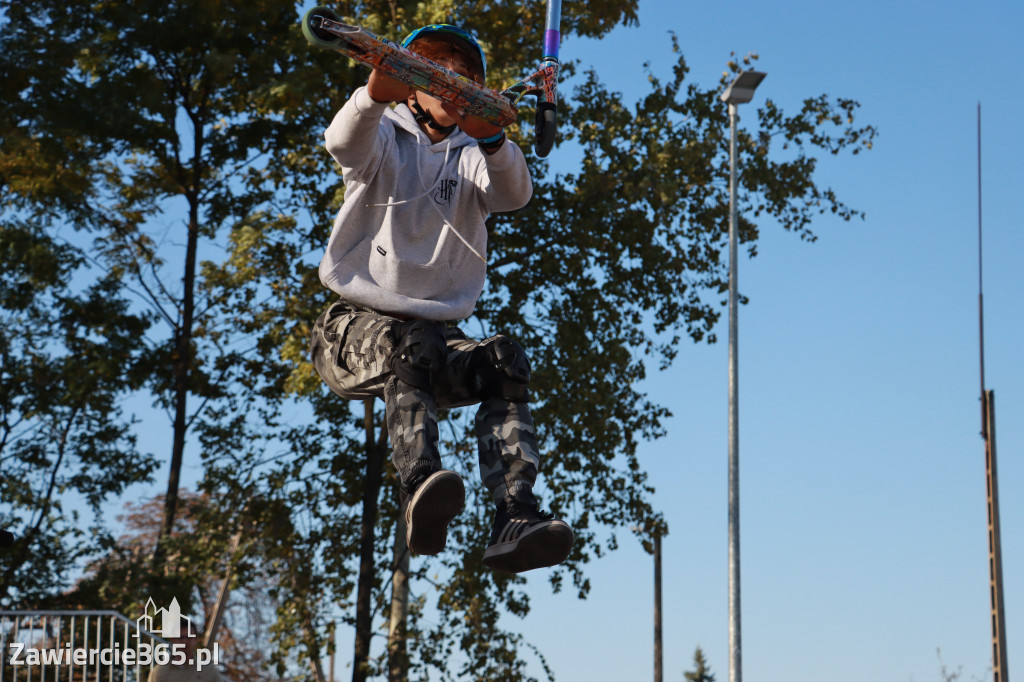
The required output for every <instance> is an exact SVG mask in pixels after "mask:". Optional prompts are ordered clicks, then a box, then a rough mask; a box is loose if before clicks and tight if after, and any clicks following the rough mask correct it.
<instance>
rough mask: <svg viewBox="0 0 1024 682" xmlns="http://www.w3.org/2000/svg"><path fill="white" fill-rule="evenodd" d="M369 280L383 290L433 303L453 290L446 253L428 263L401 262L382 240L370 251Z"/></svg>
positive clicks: (442, 252)
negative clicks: (432, 301)
mask: <svg viewBox="0 0 1024 682" xmlns="http://www.w3.org/2000/svg"><path fill="white" fill-rule="evenodd" d="M370 276H371V277H373V279H374V281H375V282H377V284H378V285H379V286H381V287H383V288H384V289H387V290H388V291H391V292H393V293H396V294H399V295H402V296H407V297H408V298H415V299H421V300H433V299H435V298H440V297H442V296H443V295H444V294H446V293H448V292H449V291H450V290H451V287H452V271H451V266H450V265H449V263H448V258H447V256H446V254H445V252H444V251H443V250H441V251H439V253H437V254H435V256H434V258H433V259H432V260H431V261H430V262H428V263H415V262H412V261H408V260H404V259H402V258H398V257H397V256H396V255H395V254H394V253H392V252H391V251H390V250H389V248H388V247H387V246H384V245H383V244H382V243H381V241H380V240H378V239H374V240H373V243H372V245H371V248H370Z"/></svg>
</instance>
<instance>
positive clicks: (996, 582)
mask: <svg viewBox="0 0 1024 682" xmlns="http://www.w3.org/2000/svg"><path fill="white" fill-rule="evenodd" d="M981 234H982V233H981V103H980V102H979V103H978V321H979V326H980V332H979V337H980V342H981V437H982V438H984V439H985V484H986V485H985V487H986V489H987V491H988V575H989V604H990V606H991V620H992V682H1009V680H1010V674H1009V670H1008V666H1007V661H1006V658H1007V657H1006V611H1005V609H1004V606H1003V551H1002V541H1001V538H1000V532H999V474H998V470H997V469H996V393H995V391H989V390H986V389H985V310H984V299H983V296H982V270H981V264H982V260H981V244H982V239H981Z"/></svg>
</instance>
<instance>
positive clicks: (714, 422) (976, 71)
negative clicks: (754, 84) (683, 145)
mask: <svg viewBox="0 0 1024 682" xmlns="http://www.w3.org/2000/svg"><path fill="white" fill-rule="evenodd" d="M640 8H641V11H640V26H639V27H634V28H627V29H619V30H616V31H615V33H614V34H613V35H612V36H610V37H609V38H607V39H605V40H603V41H600V42H599V43H598V42H594V41H581V40H569V41H565V42H563V45H562V50H561V55H562V58H563V59H566V60H568V59H576V58H578V59H580V60H582V62H583V63H584V64H585V65H586V64H591V65H593V66H595V67H596V68H597V70H598V72H599V73H600V74H601V76H602V79H603V80H604V81H605V82H606V83H607V84H608V85H609V87H610V88H611V89H612V90H617V91H620V92H622V93H623V99H624V100H625V101H627V102H630V101H634V100H635V99H636V97H637V96H639V95H640V94H641V93H642V92H643V87H644V83H643V78H642V65H643V63H644V62H651V64H652V69H653V71H654V73H655V75H659V76H661V77H663V78H666V79H667V78H668V77H669V76H670V75H671V74H670V71H669V69H670V67H671V64H672V55H671V52H670V40H669V36H668V34H667V32H668V31H670V30H671V31H674V32H675V33H676V34H677V35H678V36H679V42H680V45H681V48H682V50H683V53H684V55H685V56H686V58H687V61H688V64H689V65H690V68H691V71H690V76H689V77H690V78H691V79H692V80H694V81H696V82H699V83H700V84H702V85H704V86H712V85H714V83H715V82H716V81H717V79H718V77H719V75H720V74H721V72H722V71H723V70H724V69H725V64H726V62H727V60H728V59H729V56H730V52H735V53H737V55H743V54H745V53H748V52H756V53H757V54H758V55H759V56H760V59H759V61H758V62H757V68H758V69H759V70H762V71H765V72H767V73H768V76H767V78H766V79H765V81H764V82H763V83H762V84H761V86H760V88H759V90H758V92H757V95H756V96H755V99H754V101H753V102H752V103H751V104H749V105H744V107H742V108H741V109H740V113H741V116H742V115H743V114H744V112H747V116H748V118H752V117H753V109H749V110H748V109H746V107H756V106H758V105H759V103H763V101H764V100H765V99H766V98H771V99H772V100H774V101H775V102H776V103H778V104H779V105H780V106H781V107H782V108H783V109H784V110H787V111H795V110H796V109H798V108H799V106H800V103H801V102H802V100H803V99H804V98H805V97H811V96H815V95H818V94H820V93H823V92H824V93H828V94H830V95H832V96H841V97H848V98H852V99H855V100H857V101H859V102H860V103H861V105H862V107H861V109H860V114H859V117H860V118H859V121H860V122H861V123H870V124H872V125H875V126H876V127H877V128H878V129H879V136H878V138H877V139H876V144H875V148H874V150H873V151H871V152H868V153H867V154H863V155H861V156H858V157H849V156H844V157H839V158H835V159H831V158H830V159H827V160H824V161H823V163H822V164H821V166H820V175H819V183H820V184H822V185H825V186H831V187H833V188H834V189H835V190H836V192H837V193H838V194H839V196H840V198H841V199H842V200H843V201H845V202H846V203H848V204H849V205H851V206H853V207H855V208H858V209H860V210H862V211H864V212H865V213H866V219H865V220H863V221H855V222H853V223H842V222H841V221H837V220H834V219H831V218H822V219H820V220H817V221H816V222H815V224H814V230H815V232H816V233H817V234H818V235H819V240H818V241H817V242H816V243H814V244H807V243H804V242H801V241H799V240H798V239H797V238H796V237H794V236H793V235H791V234H787V233H785V232H784V231H783V230H782V229H781V228H779V227H778V226H776V225H773V224H770V223H762V224H761V228H762V240H761V244H760V246H759V255H758V257H757V258H755V259H753V260H749V259H747V258H745V257H744V258H742V259H741V261H740V265H739V268H738V270H739V287H740V291H741V292H742V293H743V294H745V295H747V296H749V297H750V304H749V305H747V306H745V307H743V308H742V309H741V313H740V318H739V344H738V345H739V389H740V412H739V413H740V471H741V474H740V475H741V538H742V550H741V559H742V564H741V568H742V635H743V675H744V677H745V678H746V679H747V680H756V681H757V682H782V681H785V682H819V681H820V680H829V681H830V682H853V681H863V680H868V679H885V680H892V681H894V682H911V681H913V682H923V681H926V680H939V679H940V659H939V656H938V654H937V650H938V649H941V657H942V660H943V661H944V662H945V664H946V665H947V667H948V668H949V669H950V670H953V671H955V670H957V669H958V668H960V667H961V666H962V673H963V678H962V679H963V680H964V681H965V682H966V681H968V680H981V679H991V671H990V666H991V631H990V626H989V620H988V617H989V605H988V568H987V541H986V506H985V476H984V474H985V469H984V443H983V441H982V439H981V437H980V435H979V432H980V402H979V394H980V379H979V352H978V348H979V341H978V248H977V247H978V231H977V225H978V193H977V106H978V104H979V102H980V103H981V106H982V174H983V216H984V268H985V272H984V293H985V323H986V324H985V345H986V349H985V350H986V387H987V388H989V389H992V390H994V391H995V393H996V412H997V430H996V437H997V440H996V442H997V451H998V457H999V459H998V464H999V476H1000V494H1001V500H1000V502H1001V505H1000V507H1001V521H1002V539H1003V570H1004V574H1005V605H1006V614H1007V616H1006V626H1007V633H1008V646H1007V649H1008V652H1009V666H1008V667H1009V669H1011V670H1012V669H1014V668H1015V667H1016V668H1020V666H1021V665H1022V664H1021V661H1022V660H1024V659H1022V658H1021V655H1022V652H1024V619H1022V618H1021V613H1022V609H1024V571H1022V570H1021V567H1022V566H1024V546H1022V542H1021V540H1022V538H1024V500H1022V498H1021V494H1020V492H1021V490H1022V489H1024V460H1022V449H1024V427H1022V424H1021V422H1022V420H1021V419H1020V415H1021V414H1022V413H1024V368H1022V364H1021V362H1020V349H1021V341H1022V337H1024V316H1022V312H1024V308H1022V303H1021V300H1022V296H1024V275H1022V274H1021V267H1020V262H1021V260H1022V256H1024V231H1022V229H1021V219H1020V218H1019V216H1018V214H1017V209H1018V199H1017V197H1018V195H1017V192H1018V191H1019V187H1020V185H1021V181H1022V180H1024V161H1022V158H1024V134H1022V132H1021V127H1020V125H1019V123H1020V120H1021V111H1022V109H1024V94H1022V92H1021V87H1022V85H1024V79H1022V77H1021V75H1020V71H1019V64H1021V63H1022V59H1021V58H1022V57H1024V47H1022V43H1021V41H1020V39H1019V32H1020V30H1021V29H1022V28H1024V3H1020V2H1007V1H999V2H986V3H945V4H938V3H928V4H925V3H920V2H894V3H893V2H878V1H876V0H870V1H868V2H861V3H825V2H795V1H792V0H786V1H782V2H774V3H763V2H759V3H754V2H741V1H737V0H726V1H722V2H715V3H679V2H672V1H669V0H646V1H641V3H640ZM740 125H741V126H742V125H743V122H742V120H741V123H740ZM556 153H557V152H556ZM720 335H721V338H722V342H720V343H719V344H717V345H716V346H706V345H703V346H693V345H689V346H687V347H685V348H684V349H683V350H682V352H681V353H680V354H679V358H678V360H677V361H676V363H675V364H674V365H673V366H672V367H671V368H670V369H668V370H667V371H665V372H664V373H662V374H660V375H657V376H654V377H652V378H651V380H650V381H649V383H648V388H649V391H650V393H651V395H652V396H653V397H654V398H655V399H656V400H657V401H659V402H661V403H663V404H665V405H667V406H668V407H669V408H670V409H671V410H672V412H673V413H674V416H673V418H672V419H671V420H670V421H669V422H668V436H667V437H666V438H665V439H663V440H661V441H659V442H656V443H651V444H647V445H645V446H643V448H642V456H641V460H642V462H643V464H644V466H646V467H647V469H648V470H649V471H650V472H651V477H652V481H653V482H654V484H655V486H656V487H657V493H656V495H655V498H654V499H655V504H656V506H657V507H658V508H659V509H660V510H662V511H663V512H664V514H665V517H666V519H667V521H668V523H669V528H670V534H669V535H668V537H666V538H665V540H664V546H663V557H664V558H663V562H664V602H663V609H664V616H663V617H664V645H665V657H664V666H665V680H682V679H683V678H682V674H683V672H684V671H686V670H690V669H691V661H692V655H693V650H694V648H695V646H697V645H698V644H699V645H700V646H701V647H703V649H704V651H705V654H706V655H707V658H708V660H709V662H710V664H711V669H712V671H713V672H714V673H715V674H716V676H717V679H718V680H719V681H720V682H725V681H726V680H727V679H728V674H729V671H728V660H729V658H728V625H727V615H728V614H727V595H728V590H727V573H726V571H727V540H726V538H727V526H726V521H727V496H726V495H727V452H728V449H727V448H728V444H727V346H726V343H725V338H726V336H727V334H726V330H725V328H724V327H723V328H722V330H721V331H720ZM620 543H621V545H622V549H621V550H620V551H618V552H616V553H615V554H614V555H612V556H611V557H610V558H608V559H605V560H603V561H601V562H600V563H597V564H595V565H593V566H592V568H591V571H590V575H591V578H592V591H591V595H590V597H589V599H587V600H586V601H583V602H581V601H579V600H578V599H576V597H575V596H574V595H573V594H559V595H555V596H551V595H550V591H549V590H548V589H547V586H546V583H545V580H544V576H543V575H541V574H538V575H535V576H531V577H530V578H529V583H530V592H531V594H532V597H533V601H532V603H533V611H532V613H531V614H530V615H529V616H528V617H527V618H526V620H525V621H523V622H521V623H519V624H514V623H512V622H506V625H508V626H510V627H516V628H517V629H519V630H521V631H522V632H523V633H524V634H525V635H526V636H527V637H528V638H530V639H531V640H532V641H534V642H536V643H537V644H538V645H539V646H540V648H541V650H542V651H543V652H544V653H545V655H546V656H547V660H548V664H549V665H550V666H551V668H552V669H553V671H554V672H555V674H556V676H557V678H558V679H559V680H568V681H575V680H588V681H591V682H620V681H624V680H643V679H652V677H653V675H652V669H653V663H652V648H653V620H652V619H653V561H652V559H651V557H650V556H649V555H646V554H644V553H643V551H642V550H641V548H640V545H639V542H638V541H637V540H635V539H633V538H631V537H628V536H627V537H620ZM1015 663H1016V666H1015ZM537 670H538V672H539V670H540V669H539V667H538V668H537ZM1018 672H1019V671H1018Z"/></svg>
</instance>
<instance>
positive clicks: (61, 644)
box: [0, 611, 165, 682]
mask: <svg viewBox="0 0 1024 682" xmlns="http://www.w3.org/2000/svg"><path fill="white" fill-rule="evenodd" d="M164 641H165V640H163V639H162V638H160V637H158V636H156V635H154V634H152V633H151V632H148V631H147V630H146V629H144V628H142V627H140V626H139V624H138V623H137V622H136V621H133V620H129V619H127V618H125V617H124V616H122V615H121V614H120V613H117V612H116V611H0V652H2V653H3V660H2V661H0V682H146V680H147V679H148V678H149V672H150V669H151V667H152V665H151V661H150V660H149V659H151V656H149V657H146V656H145V653H146V650H147V649H148V651H149V652H150V654H152V652H153V650H154V646H155V645H156V644H158V643H163V642H164ZM140 651H141V653H142V654H143V655H142V656H140ZM144 663H145V664H144Z"/></svg>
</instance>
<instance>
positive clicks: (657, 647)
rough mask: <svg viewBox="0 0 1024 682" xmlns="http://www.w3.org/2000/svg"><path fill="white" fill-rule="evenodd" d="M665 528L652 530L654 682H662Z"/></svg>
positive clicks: (639, 529)
mask: <svg viewBox="0 0 1024 682" xmlns="http://www.w3.org/2000/svg"><path fill="white" fill-rule="evenodd" d="M630 530H632V531H636V532H642V531H645V530H647V528H646V527H644V526H630ZM664 532H665V531H664V530H663V527H655V528H654V529H653V530H651V539H652V540H653V544H654V682H662V680H663V677H662V672H663V670H662V653H661V652H662V647H661V536H662V535H663V534H664Z"/></svg>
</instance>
